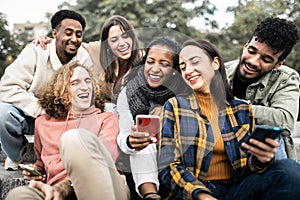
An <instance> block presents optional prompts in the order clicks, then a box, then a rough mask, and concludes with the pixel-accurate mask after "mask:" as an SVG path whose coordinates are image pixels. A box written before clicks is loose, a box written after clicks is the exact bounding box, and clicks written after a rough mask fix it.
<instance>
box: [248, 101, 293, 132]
mask: <svg viewBox="0 0 300 200" xmlns="http://www.w3.org/2000/svg"><path fill="white" fill-rule="evenodd" d="M297 107H298V106H295V107H294V108H295V110H298V109H297ZM252 108H253V112H254V117H255V120H256V123H257V124H267V125H270V126H280V127H282V128H286V129H288V130H289V131H290V132H291V131H292V130H293V128H294V124H295V121H296V115H294V114H292V113H290V112H288V111H287V110H284V109H281V108H274V107H267V106H261V105H252Z"/></svg>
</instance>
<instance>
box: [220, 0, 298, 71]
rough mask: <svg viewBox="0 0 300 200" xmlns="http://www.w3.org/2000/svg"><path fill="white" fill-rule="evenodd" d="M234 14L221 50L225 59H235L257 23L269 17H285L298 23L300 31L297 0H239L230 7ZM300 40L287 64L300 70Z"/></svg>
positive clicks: (223, 31)
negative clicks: (235, 4)
mask: <svg viewBox="0 0 300 200" xmlns="http://www.w3.org/2000/svg"><path fill="white" fill-rule="evenodd" d="M227 10H228V11H229V12H233V14H234V23H233V24H232V26H230V27H229V28H228V29H226V30H222V34H225V35H226V37H223V38H224V41H223V43H222V44H223V45H224V44H226V45H225V46H222V48H221V50H222V52H223V53H224V52H225V55H226V56H225V60H231V59H235V58H236V57H237V56H238V55H239V52H240V49H241V47H242V45H243V44H244V43H245V42H246V41H247V40H248V39H249V37H250V35H251V34H252V32H253V30H254V29H255V27H256V25H257V24H258V23H259V22H260V21H262V20H263V19H265V18H267V17H283V18H287V19H289V20H292V21H294V22H295V23H296V26H297V28H298V30H299V31H300V2H299V1H296V0H292V1H282V0H269V1H266V0H252V1H249V0H239V1H238V5H237V6H236V7H229V8H228V9H227ZM299 62H300V42H298V43H297V44H296V45H295V47H294V50H293V51H292V53H291V54H290V55H289V56H288V57H287V59H286V62H285V64H286V65H288V66H291V67H293V68H295V69H296V70H297V71H298V72H300V66H299Z"/></svg>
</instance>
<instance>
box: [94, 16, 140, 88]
mask: <svg viewBox="0 0 300 200" xmlns="http://www.w3.org/2000/svg"><path fill="white" fill-rule="evenodd" d="M115 25H118V26H120V28H121V29H122V30H123V31H126V33H127V34H128V36H129V37H130V38H131V39H132V54H131V57H130V58H129V60H128V65H129V68H133V67H134V66H135V65H136V64H137V62H138V61H139V60H140V59H141V52H140V48H139V45H138V39H137V36H136V33H135V31H134V28H133V26H132V25H131V24H130V23H129V22H128V20H127V19H125V18H124V17H122V16H119V15H115V16H112V17H110V18H108V19H107V20H106V21H105V23H104V25H103V26H102V30H101V34H100V39H101V46H100V63H101V65H102V67H103V68H104V71H105V80H106V82H110V83H114V81H115V80H116V78H117V77H116V75H115V73H114V72H115V69H116V67H117V66H118V63H117V62H118V58H117V57H116V56H115V55H114V53H113V52H112V50H111V48H110V47H109V44H108V33H109V29H110V28H111V27H112V26H115ZM120 67H122V66H120Z"/></svg>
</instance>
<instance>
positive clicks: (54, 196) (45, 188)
mask: <svg viewBox="0 0 300 200" xmlns="http://www.w3.org/2000/svg"><path fill="white" fill-rule="evenodd" d="M29 187H32V188H36V189H38V190H40V191H41V192H43V193H44V194H45V200H63V199H64V198H65V195H64V194H63V192H62V191H60V190H59V188H58V187H55V186H50V185H47V184H45V183H43V182H41V181H36V180H31V181H30V182H29Z"/></svg>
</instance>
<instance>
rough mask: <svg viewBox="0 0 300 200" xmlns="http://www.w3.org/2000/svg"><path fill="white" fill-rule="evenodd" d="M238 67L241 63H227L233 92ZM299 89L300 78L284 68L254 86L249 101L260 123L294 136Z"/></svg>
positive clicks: (235, 61) (248, 93)
mask: <svg viewBox="0 0 300 200" xmlns="http://www.w3.org/2000/svg"><path fill="white" fill-rule="evenodd" d="M238 64H239V60H234V61H230V62H227V63H225V66H226V73H227V79H228V81H229V85H230V87H231V88H232V87H233V77H234V74H235V72H236V70H237V69H238ZM299 85H300V81H299V74H298V73H297V72H296V71H295V70H294V69H292V68H289V67H287V66H285V65H282V66H280V67H279V68H278V70H276V71H275V70H272V71H270V72H268V73H267V74H265V75H264V76H263V77H261V79H259V80H258V81H257V82H255V83H252V84H250V85H249V86H248V88H247V91H246V98H245V100H247V101H249V102H250V103H251V104H252V108H253V112H254V116H255V119H256V123H257V124H267V125H271V126H280V127H282V128H285V129H287V130H288V131H289V132H290V133H291V132H292V130H293V129H294V126H295V123H296V120H297V116H298V110H299V96H300V91H299Z"/></svg>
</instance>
